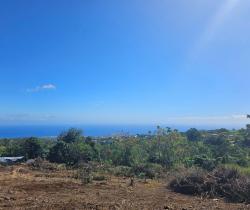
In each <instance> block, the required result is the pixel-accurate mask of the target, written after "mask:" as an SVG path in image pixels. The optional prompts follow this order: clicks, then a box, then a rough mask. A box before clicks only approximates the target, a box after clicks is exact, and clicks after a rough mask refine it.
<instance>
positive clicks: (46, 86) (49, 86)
mask: <svg viewBox="0 0 250 210" xmlns="http://www.w3.org/2000/svg"><path fill="white" fill-rule="evenodd" d="M55 89H56V86H55V85H54V84H44V85H40V86H37V87H34V88H28V89H27V90H26V92H28V93H33V92H40V91H43V90H55Z"/></svg>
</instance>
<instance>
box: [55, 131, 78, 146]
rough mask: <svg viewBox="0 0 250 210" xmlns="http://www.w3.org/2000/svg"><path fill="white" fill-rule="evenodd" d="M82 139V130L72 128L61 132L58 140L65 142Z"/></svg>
mask: <svg viewBox="0 0 250 210" xmlns="http://www.w3.org/2000/svg"><path fill="white" fill-rule="evenodd" d="M81 139H82V130H79V129H76V128H70V129H69V130H68V131H66V132H63V133H61V134H60V135H59V136H58V141H63V142H65V143H73V142H76V141H79V140H81Z"/></svg>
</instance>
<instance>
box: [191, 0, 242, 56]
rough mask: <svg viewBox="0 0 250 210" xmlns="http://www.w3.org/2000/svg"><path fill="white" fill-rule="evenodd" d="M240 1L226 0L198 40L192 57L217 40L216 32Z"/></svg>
mask: <svg viewBox="0 0 250 210" xmlns="http://www.w3.org/2000/svg"><path fill="white" fill-rule="evenodd" d="M239 2H240V0H225V1H224V2H223V4H222V5H221V7H220V8H219V9H218V10H217V12H216V13H215V14H214V16H213V17H212V19H211V21H210V22H209V24H208V25H207V26H206V28H205V30H204V32H203V34H202V35H201V37H200V39H198V41H197V43H196V44H195V46H194V48H193V50H192V56H194V57H196V56H197V55H199V53H200V52H201V50H202V49H203V48H205V47H206V46H207V45H208V43H209V42H210V41H212V40H213V39H214V38H215V35H216V32H217V31H218V29H219V28H220V27H221V26H222V25H223V24H224V22H225V21H226V19H227V18H228V17H229V16H230V15H231V13H232V11H233V10H234V9H235V7H236V6H237V5H238V4H239Z"/></svg>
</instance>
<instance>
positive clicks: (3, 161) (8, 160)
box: [0, 156, 24, 165]
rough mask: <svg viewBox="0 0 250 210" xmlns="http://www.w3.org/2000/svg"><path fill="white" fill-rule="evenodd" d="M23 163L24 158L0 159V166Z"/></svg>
mask: <svg viewBox="0 0 250 210" xmlns="http://www.w3.org/2000/svg"><path fill="white" fill-rule="evenodd" d="M22 161H24V156H20V157H0V164H7V165H9V164H14V163H19V162H22Z"/></svg>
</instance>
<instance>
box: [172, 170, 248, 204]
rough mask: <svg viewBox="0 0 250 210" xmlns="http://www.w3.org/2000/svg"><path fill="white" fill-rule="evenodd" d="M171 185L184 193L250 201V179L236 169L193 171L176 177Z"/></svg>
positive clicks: (175, 189) (233, 200) (235, 200)
mask: <svg viewBox="0 0 250 210" xmlns="http://www.w3.org/2000/svg"><path fill="white" fill-rule="evenodd" d="M169 186H170V188H171V189H173V190H174V191H175V192H178V193H182V194H188V195H201V196H206V197H210V198H215V197H223V198H226V199H227V200H229V201H232V202H240V203H243V202H244V203H250V179H249V178H247V177H244V176H242V175H240V174H239V172H238V171H237V170H235V169H225V168H219V169H216V170H214V171H213V172H212V173H208V172H207V173H204V172H201V171H196V172H194V171H192V172H191V173H186V174H184V175H182V176H180V177H178V178H175V179H174V180H173V181H172V182H171V183H170V185H169Z"/></svg>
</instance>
